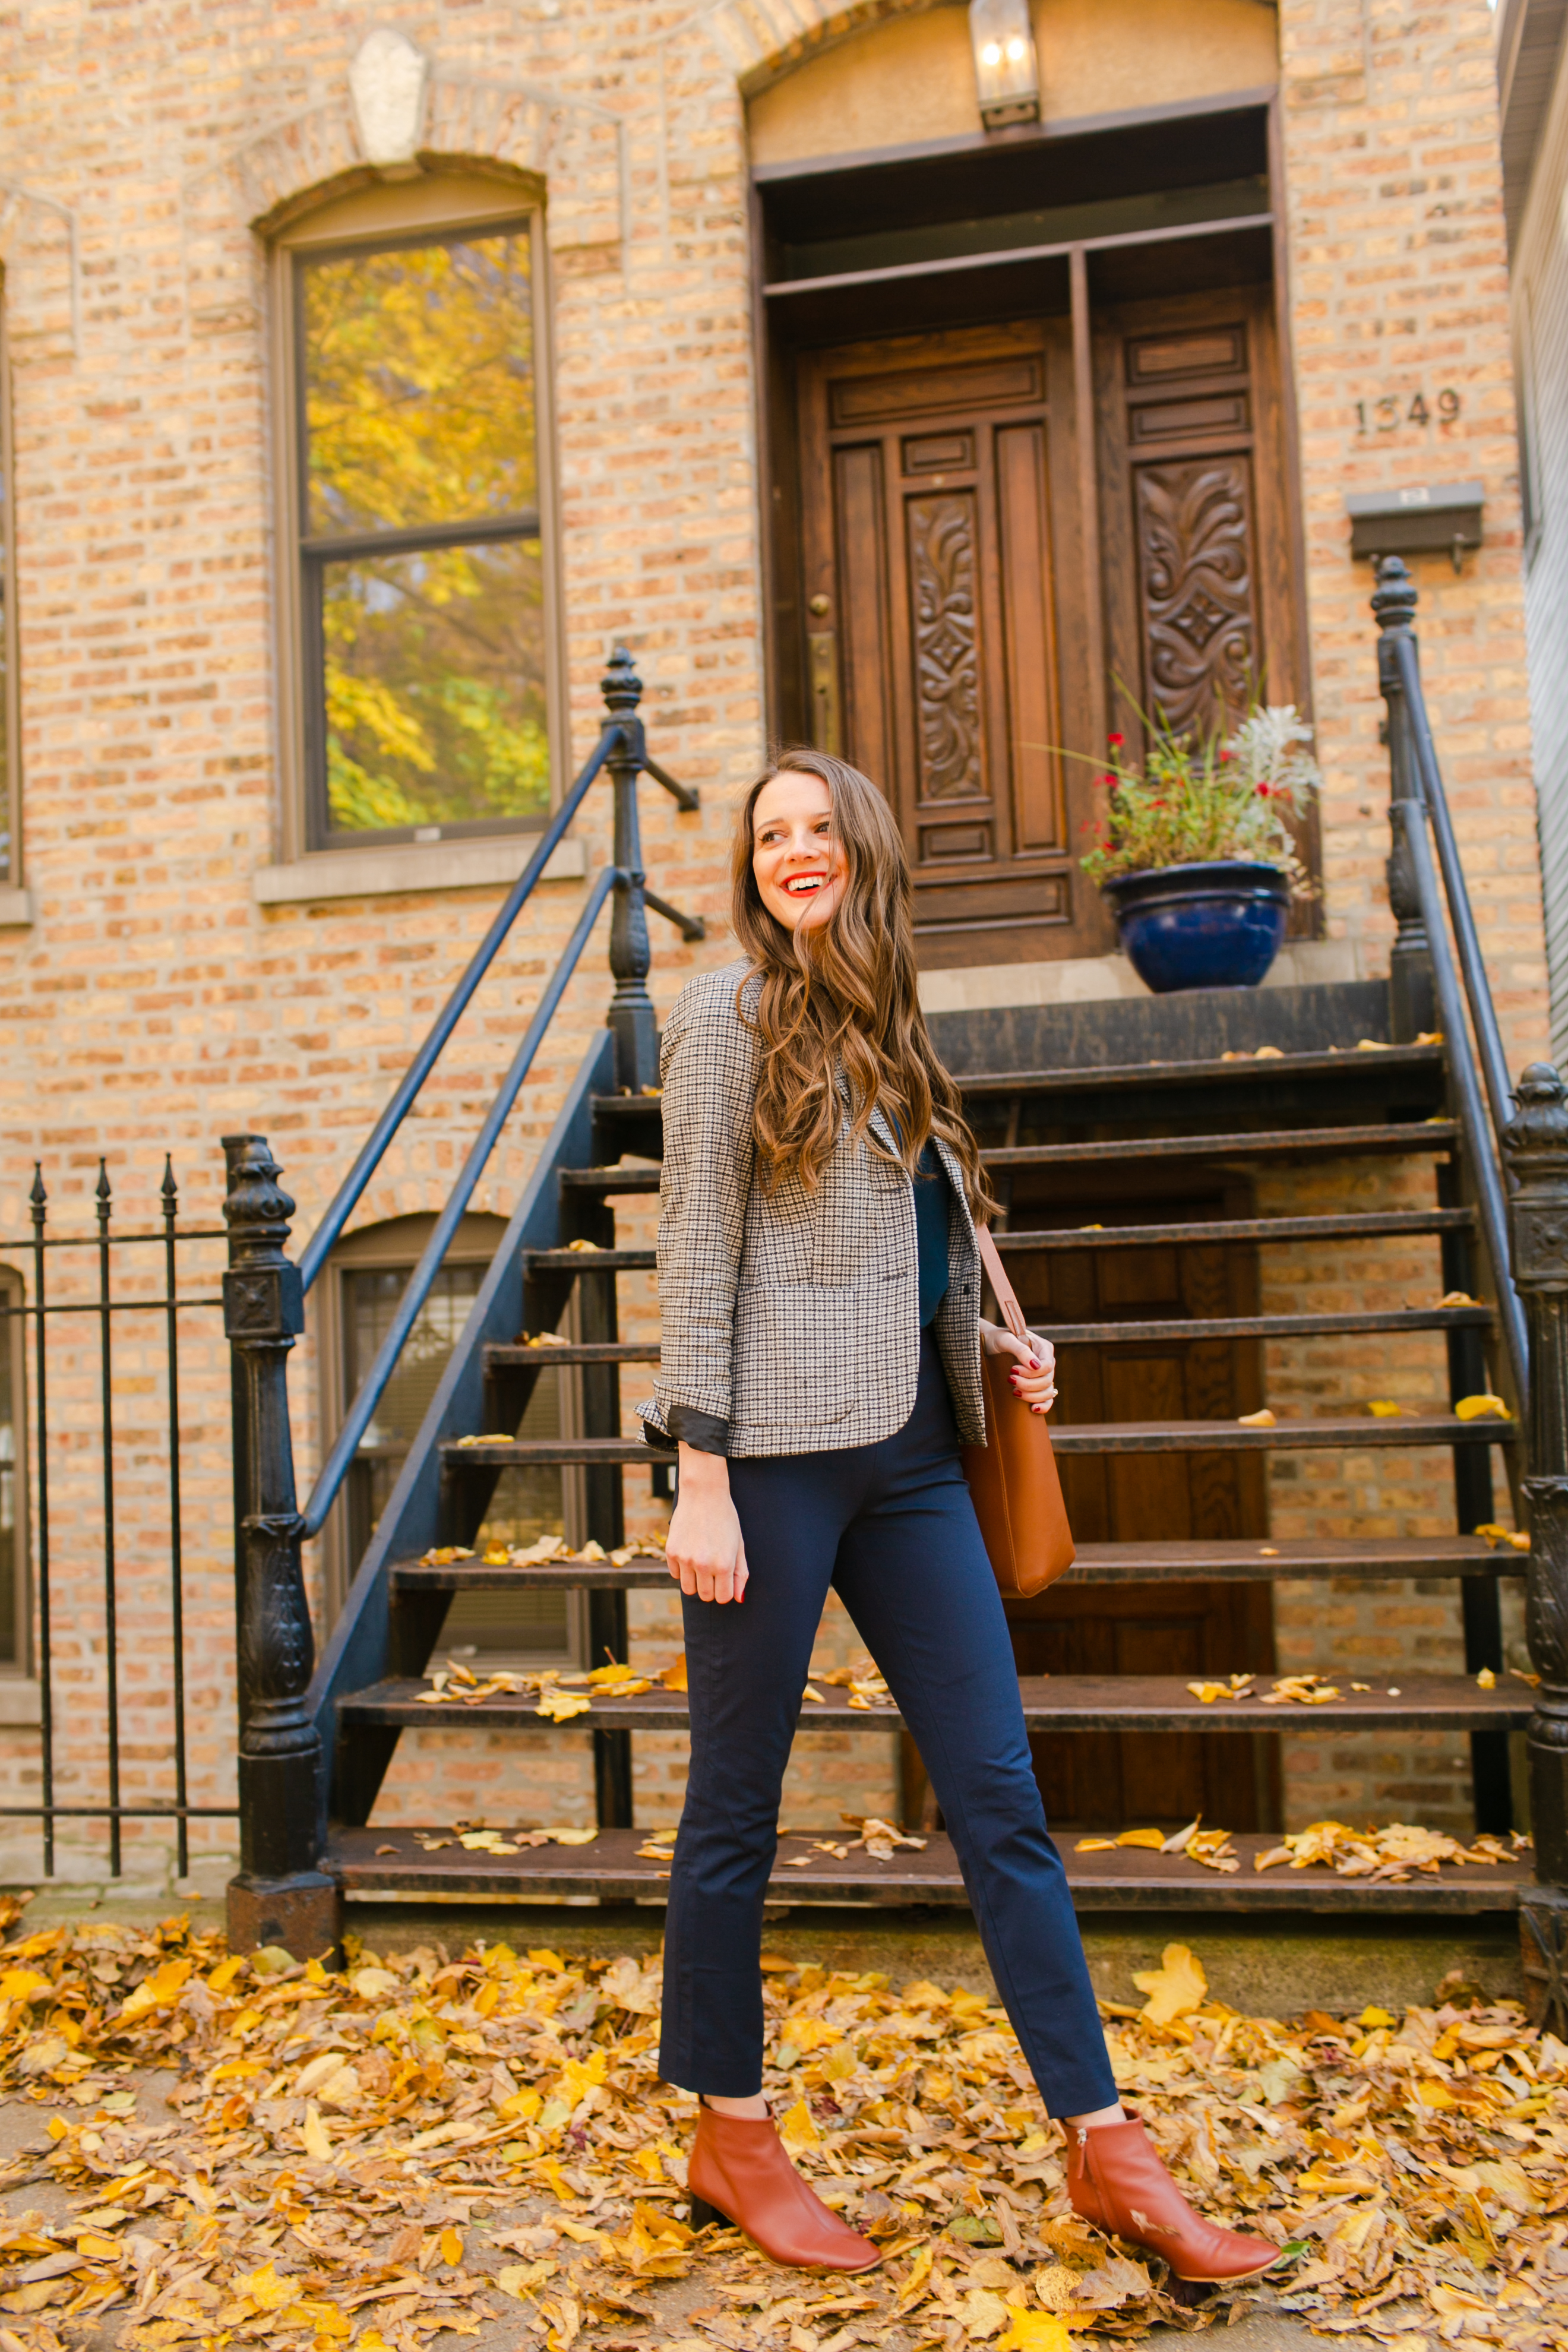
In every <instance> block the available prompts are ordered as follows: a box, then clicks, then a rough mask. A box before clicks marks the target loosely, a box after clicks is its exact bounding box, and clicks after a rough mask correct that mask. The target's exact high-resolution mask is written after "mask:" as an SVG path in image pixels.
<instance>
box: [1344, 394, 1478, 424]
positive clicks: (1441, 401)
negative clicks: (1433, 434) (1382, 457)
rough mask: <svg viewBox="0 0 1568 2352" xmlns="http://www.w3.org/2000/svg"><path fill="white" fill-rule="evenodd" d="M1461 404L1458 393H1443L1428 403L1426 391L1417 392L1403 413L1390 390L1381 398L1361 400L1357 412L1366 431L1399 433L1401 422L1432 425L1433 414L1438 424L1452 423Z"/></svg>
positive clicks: (1358, 402) (1356, 406) (1357, 403)
mask: <svg viewBox="0 0 1568 2352" xmlns="http://www.w3.org/2000/svg"><path fill="white" fill-rule="evenodd" d="M1459 407H1460V402H1459V395H1458V393H1457V392H1453V391H1446V392H1440V393H1439V394H1437V398H1436V402H1435V403H1428V401H1427V398H1426V394H1425V393H1424V392H1418V393H1417V394H1416V395H1415V399H1414V400H1413V401H1412V402H1411V404H1410V405H1409V407H1408V408H1406V409H1405V412H1404V414H1403V415H1401V413H1400V402H1399V401H1398V400H1397V399H1396V398H1395V397H1394V394H1393V393H1387V394H1384V397H1383V399H1381V400H1358V401H1357V402H1356V404H1355V413H1356V415H1357V417H1358V418H1359V419H1360V423H1361V429H1362V431H1363V433H1397V432H1398V430H1399V428H1400V426H1401V425H1430V424H1431V422H1432V418H1433V415H1434V413H1435V414H1436V418H1437V422H1438V424H1439V425H1452V423H1453V422H1454V419H1455V418H1456V417H1457V416H1458V413H1459Z"/></svg>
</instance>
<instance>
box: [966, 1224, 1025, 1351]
mask: <svg viewBox="0 0 1568 2352" xmlns="http://www.w3.org/2000/svg"><path fill="white" fill-rule="evenodd" d="M974 1238H975V1240H976V1241H977V1242H978V1243H979V1244H980V1263H981V1265H983V1266H984V1268H985V1278H986V1280H987V1281H988V1282H989V1283H990V1285H991V1287H992V1289H993V1290H994V1292H995V1294H996V1304H997V1306H998V1307H1000V1308H1001V1310H1002V1320H1003V1322H1004V1323H1005V1325H1006V1326H1007V1328H1008V1330H1009V1331H1011V1333H1012V1334H1013V1337H1014V1339H1024V1340H1028V1339H1029V1327H1028V1325H1027V1324H1026V1322H1025V1320H1024V1310H1023V1308H1022V1307H1020V1306H1019V1304H1018V1294H1017V1292H1016V1290H1015V1289H1014V1287H1013V1286H1012V1284H1011V1283H1010V1282H1009V1281H1008V1279H1007V1276H1006V1273H1005V1269H1004V1267H1003V1265H1002V1254H1001V1252H1000V1251H999V1250H998V1248H997V1246H996V1244H995V1243H994V1241H993V1240H992V1238H991V1229H990V1227H989V1226H988V1225H976V1226H975V1228H974ZM1030 1344H1031V1348H1032V1344H1033V1343H1032V1342H1031V1343H1030Z"/></svg>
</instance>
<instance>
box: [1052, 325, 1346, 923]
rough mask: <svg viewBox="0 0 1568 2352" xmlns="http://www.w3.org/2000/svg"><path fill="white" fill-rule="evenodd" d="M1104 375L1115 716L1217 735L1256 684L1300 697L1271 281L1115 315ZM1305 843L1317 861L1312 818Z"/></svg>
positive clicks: (1105, 526) (1099, 376) (1100, 363)
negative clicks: (1154, 719) (1158, 718)
mask: <svg viewBox="0 0 1568 2352" xmlns="http://www.w3.org/2000/svg"><path fill="white" fill-rule="evenodd" d="M1093 373H1094V382H1095V407H1096V432H1097V451H1098V454H1097V465H1098V470H1099V480H1100V531H1101V541H1102V550H1103V552H1102V568H1103V575H1104V583H1105V613H1106V629H1107V653H1108V667H1109V668H1110V672H1111V674H1112V677H1113V678H1115V679H1120V680H1121V694H1120V697H1119V699H1118V705H1117V714H1116V724H1117V726H1118V727H1119V728H1120V729H1121V730H1122V731H1123V732H1124V733H1125V734H1126V735H1127V736H1128V737H1129V739H1130V740H1131V742H1132V743H1134V744H1136V743H1137V742H1138V741H1139V740H1141V736H1142V719H1141V715H1140V712H1141V710H1143V711H1148V712H1150V713H1151V714H1152V713H1153V712H1155V711H1156V710H1158V711H1160V712H1163V715H1164V717H1165V718H1166V719H1168V720H1169V722H1170V724H1171V725H1172V726H1173V727H1175V728H1176V729H1178V730H1185V729H1189V728H1195V729H1197V730H1199V731H1200V732H1201V733H1205V734H1206V733H1207V732H1208V731H1209V730H1211V729H1212V728H1214V727H1215V726H1216V725H1220V724H1225V723H1232V724H1233V723H1234V722H1235V720H1236V719H1237V718H1238V717H1239V716H1240V715H1241V713H1242V711H1243V710H1244V709H1245V708H1246V706H1247V703H1248V701H1249V700H1250V699H1251V698H1253V697H1254V696H1255V695H1259V696H1262V697H1263V698H1265V699H1266V700H1268V701H1270V702H1289V701H1295V702H1300V703H1304V702H1305V700H1306V680H1305V678H1304V677H1302V676H1301V675H1300V654H1299V647H1300V627H1299V614H1298V611H1297V588H1296V583H1295V579H1294V575H1293V572H1292V566H1291V560H1290V545H1291V539H1290V532H1289V528H1288V521H1287V512H1286V506H1287V501H1286V485H1285V478H1284V438H1283V429H1282V421H1281V407H1280V396H1279V349H1278V338H1277V336H1276V332H1275V327H1274V317H1273V305H1272V298H1271V296H1270V293H1269V291H1268V289H1267V288H1266V287H1252V288H1241V289H1237V291H1236V292H1234V293H1229V294H1202V295H1187V296H1178V297H1173V298H1171V299H1168V300H1161V301H1155V302H1141V303H1135V304H1128V305H1125V306H1124V307H1123V308H1121V310H1112V311H1107V312H1103V313H1101V314H1100V316H1099V317H1098V318H1097V319H1096V320H1095V328H1094V363H1093ZM1298 848H1299V850H1300V854H1301V856H1302V857H1303V860H1304V862H1305V863H1306V865H1307V866H1308V867H1309V869H1310V870H1312V871H1316V870H1317V862H1318V846H1317V834H1316V826H1315V823H1314V821H1313V820H1311V819H1310V818H1309V819H1308V820H1307V821H1306V823H1304V824H1303V825H1302V827H1301V829H1300V835H1299V837H1298ZM1312 920H1313V919H1312V915H1311V910H1310V906H1309V905H1307V904H1305V903H1303V904H1302V905H1301V906H1300V907H1298V908H1294V909H1293V910H1292V916H1291V929H1292V930H1293V931H1302V932H1305V931H1310V929H1311V928H1312Z"/></svg>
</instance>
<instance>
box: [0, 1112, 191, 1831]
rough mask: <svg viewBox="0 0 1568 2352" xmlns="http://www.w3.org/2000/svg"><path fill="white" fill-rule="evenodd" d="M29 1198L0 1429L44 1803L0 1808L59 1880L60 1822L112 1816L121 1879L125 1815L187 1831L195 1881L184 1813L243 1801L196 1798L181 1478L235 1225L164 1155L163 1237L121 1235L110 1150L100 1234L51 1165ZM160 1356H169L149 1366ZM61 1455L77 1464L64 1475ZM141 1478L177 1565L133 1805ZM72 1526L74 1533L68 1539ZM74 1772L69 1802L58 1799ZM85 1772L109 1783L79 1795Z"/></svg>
mask: <svg viewBox="0 0 1568 2352" xmlns="http://www.w3.org/2000/svg"><path fill="white" fill-rule="evenodd" d="M56 1189H57V1191H58V1185H57V1188H56ZM29 1207H30V1211H31V1224H32V1230H31V1232H30V1233H28V1234H19V1235H5V1236H0V1265H3V1266H4V1268H5V1272H6V1275H7V1276H8V1279H7V1280H6V1281H5V1286H4V1287H3V1288H0V1361H3V1362H4V1364H5V1372H6V1379H5V1403H6V1411H5V1416H4V1432H3V1433H4V1435H5V1438H6V1439H7V1440H8V1443H7V1444H6V1445H5V1449H4V1450H5V1456H6V1457H7V1459H8V1466H9V1470H10V1495H9V1510H8V1513H7V1515H6V1516H7V1517H8V1520H9V1528H8V1532H9V1535H10V1538H11V1540H10V1544H9V1548H8V1549H9V1559H8V1561H7V1563H6V1564H7V1566H8V1569H9V1573H10V1577H11V1579H12V1580H13V1583H14V1588H15V1589H14V1592H13V1595H12V1600H13V1604H14V1615H13V1622H16V1626H17V1638H16V1643H15V1649H16V1656H15V1658H14V1661H13V1663H14V1664H15V1666H16V1668H17V1669H18V1670H23V1671H25V1670H26V1669H27V1668H29V1667H30V1668H31V1670H32V1675H33V1678H34V1679H35V1680H36V1682H37V1690H38V1702H39V1740H38V1748H39V1754H38V1780H39V1801H38V1802H37V1804H23V1803H12V1802H9V1801H0V1819H6V1820H17V1821H36V1822H38V1823H39V1824H40V1827H41V1832H42V1841H43V1867H44V1871H45V1874H46V1875H48V1876H53V1875H54V1873H55V1866H56V1861H57V1843H58V1840H57V1825H58V1823H60V1822H67V1821H81V1822H99V1821H101V1822H105V1823H106V1824H107V1828H108V1865H109V1873H110V1876H111V1877H119V1876H120V1875H121V1867H122V1864H123V1859H124V1856H123V1840H122V1836H121V1827H122V1824H123V1823H124V1822H128V1821H164V1820H166V1821H169V1822H172V1823H173V1824H174V1838H175V1846H176V1859H177V1865H178V1869H179V1872H180V1874H181V1875H182V1876H183V1875H184V1874H185V1873H186V1872H187V1871H188V1869H189V1867H190V1834H189V1823H190V1822H192V1821H193V1820H195V1819H209V1818H210V1819H216V1820H232V1819H233V1818H234V1817H235V1812H236V1808H235V1807H234V1806H233V1805H211V1804H193V1803H192V1802H191V1799H190V1761H189V1749H188V1741H187V1734H186V1667H187V1651H186V1641H185V1612H184V1526H183V1513H184V1497H183V1495H182V1482H181V1443H182V1413H181V1391H180V1354H181V1344H182V1331H183V1330H184V1332H185V1334H186V1335H187V1336H186V1344H187V1345H188V1335H189V1329H190V1325H191V1321H192V1319H193V1318H196V1317H201V1316H205V1317H208V1318H212V1320H211V1326H210V1329H211V1334H212V1339H213V1341H214V1346H215V1354H216V1340H217V1339H218V1337H219V1335H220V1334H221V1330H222V1324H221V1319H220V1318H221V1311H222V1307H223V1300H222V1297H220V1296H219V1295H218V1293H217V1291H216V1288H215V1286H214V1285H215V1277H216V1272H217V1261H216V1258H215V1256H214V1254H213V1253H212V1252H211V1251H210V1250H208V1251H205V1252H204V1251H201V1250H200V1249H199V1248H198V1246H197V1245H199V1244H204V1243H215V1242H221V1241H224V1240H225V1239H226V1232H225V1229H224V1228H223V1227H221V1226H216V1227H215V1226H199V1225H188V1224H182V1223H181V1220H180V1202H179V1190H178V1186H177V1184H176V1182H175V1179H174V1167H173V1164H172V1162H171V1161H170V1160H168V1159H167V1158H165V1160H164V1163H163V1183H162V1186H161V1187H160V1190H159V1213H158V1216H157V1221H156V1223H155V1224H154V1226H153V1229H152V1230H151V1231H142V1232H136V1231H130V1232H118V1231H116V1229H115V1223H114V1214H115V1200H114V1189H113V1183H112V1181H111V1179H110V1172H109V1167H108V1163H107V1161H106V1160H100V1161H99V1163H98V1181H97V1184H96V1186H95V1187H94V1189H93V1192H92V1194H91V1215H92V1218H93V1227H92V1229H91V1230H89V1231H87V1232H76V1233H55V1232H53V1231H52V1230H51V1224H52V1217H53V1202H52V1201H51V1188H50V1185H49V1184H48V1183H47V1182H46V1181H45V1177H44V1171H43V1168H42V1165H41V1164H36V1165H35V1170H34V1178H33V1185H32V1191H31V1193H30V1195H29ZM193 1251H194V1252H195V1264H194V1265H193ZM127 1349H132V1350H133V1353H134V1358H135V1377H134V1379H133V1381H132V1382H131V1385H132V1386H133V1387H134V1389H135V1391H136V1403H135V1406H134V1408H130V1409H128V1408H127V1406H126V1403H125V1402H124V1399H123V1398H122V1396H121V1383H120V1382H119V1381H117V1372H116V1367H117V1362H121V1363H122V1362H123V1360H124V1358H125V1354H126V1351H127ZM153 1358H159V1359H161V1361H160V1362H159V1364H158V1367H157V1370H156V1371H155V1372H153V1373H152V1374H151V1376H150V1364H151V1360H152V1359H153ZM62 1397H63V1398H64V1399H65V1400H66V1410H64V1411H62V1410H61V1409H60V1404H59V1402H58V1401H59V1400H60V1399H61V1398H62ZM62 1463H66V1464H68V1471H67V1474H66V1475H65V1476H64V1478H63V1480H62V1475H61V1465H62ZM128 1480H130V1481H131V1482H132V1490H133V1496H134V1501H135V1504H136V1505H137V1506H138V1507H140V1508H141V1510H142V1511H143V1512H144V1511H145V1509H146V1507H147V1505H148V1502H149V1499H150V1495H151V1493H152V1492H153V1490H154V1489H156V1490H160V1491H159V1500H160V1502H161V1505H162V1509H163V1512H165V1513H166V1523H164V1522H163V1520H162V1519H161V1520H160V1524H159V1527H158V1529H157V1538H156V1541H157V1559H156V1562H155V1564H154V1570H155V1572H154V1576H153V1579H152V1581H153V1582H155V1581H156V1580H157V1579H158V1577H160V1576H161V1575H162V1574H163V1572H165V1571H166V1574H167V1585H168V1603H167V1618H166V1629H167V1633H166V1637H167V1657H168V1677H167V1683H166V1685H164V1686H163V1689H164V1693H165V1695H166V1722H165V1724H164V1726H163V1727H162V1728H161V1729H160V1728H159V1727H153V1730H152V1737H151V1738H145V1737H140V1736H139V1737H138V1738H136V1739H135V1741H134V1743H133V1744H134V1765H133V1778H134V1780H135V1782H136V1783H137V1784H138V1786H137V1789H136V1790H135V1794H134V1801H131V1802H127V1801H125V1794H124V1789H125V1782H126V1779H127V1774H126V1770H125V1764H126V1755H125V1746H126V1743H125V1737H124V1727H123V1724H122V1706H121V1694H122V1678H123V1670H124V1668H125V1666H126V1664H127V1662H128V1661H127V1655H126V1654H125V1653H124V1652H122V1639H123V1636H124V1609H123V1603H124V1601H125V1597H126V1596H125V1588H124V1579H125V1577H126V1575H127V1573H128V1572H129V1573H133V1574H134V1576H135V1579H136V1590H137V1600H138V1608H137V1612H136V1619H135V1624H134V1629H133V1652H132V1655H133V1659H134V1671H135V1673H136V1675H137V1677H138V1686H139V1690H144V1689H145V1688H146V1687H147V1686H148V1685H146V1682H145V1679H144V1678H145V1677H146V1675H148V1672H149V1669H150V1666H151V1664H152V1663H153V1662H152V1661H150V1659H149V1656H148V1653H147V1647H146V1643H145V1641H144V1639H143V1638H142V1636H143V1630H144V1619H143V1612H142V1608H141V1606H140V1603H141V1601H142V1597H143V1595H144V1593H145V1591H146V1589H147V1585H148V1582H149V1579H148V1576H147V1572H146V1564H145V1562H144V1561H143V1560H142V1559H141V1558H140V1557H134V1558H133V1559H132V1561H131V1563H130V1566H129V1569H128V1565H127V1560H126V1550H127V1546H126V1541H125V1537H126V1514H125V1502H126V1488H127V1481H128ZM62 1486H63V1488H64V1491H63V1492H62ZM94 1507H96V1532H97V1536H98V1545H97V1549H99V1551H100V1561H99V1563H98V1564H97V1566H96V1569H95V1568H94V1567H92V1566H89V1564H88V1561H87V1560H86V1559H84V1550H85V1549H86V1548H85V1545H84V1542H83V1536H84V1531H85V1530H86V1529H87V1528H89V1527H90V1526H91V1525H92V1514H93V1510H94ZM62 1528H63V1539H58V1538H61V1536H62ZM130 1549H131V1551H132V1554H133V1555H139V1554H140V1553H141V1552H142V1545H141V1544H139V1543H137V1542H136V1541H135V1540H134V1538H132V1543H131V1546H130ZM62 1558H64V1559H65V1560H66V1561H67V1563H68V1566H67V1570H66V1578H65V1583H64V1586H63V1587H62V1582H61V1571H60V1568H59V1566H58V1562H59V1560H60V1559H62ZM94 1587H96V1590H94V1589H93V1588H94ZM99 1642H101V1661H102V1664H101V1674H100V1676H94V1675H91V1674H90V1672H89V1673H88V1674H86V1675H84V1674H83V1673H82V1671H81V1667H80V1664H79V1661H80V1657H81V1654H82V1652H83V1649H84V1648H85V1650H86V1651H87V1653H88V1654H89V1655H90V1653H91V1651H92V1649H93V1647H94V1646H95V1644H96V1643H99ZM62 1643H66V1644H68V1645H69V1648H70V1651H71V1654H72V1664H71V1668H70V1679H69V1681H68V1684H66V1685H65V1686H64V1687H63V1688H62V1675H61V1649H62ZM95 1683H96V1684H97V1694H96V1695H97V1696H98V1697H99V1699H100V1705H101V1715H100V1717H98V1719H94V1717H95V1716H96V1715H97V1710H96V1709H90V1708H86V1707H84V1706H83V1705H82V1703H81V1702H82V1699H83V1697H84V1696H86V1695H87V1688H89V1687H90V1686H91V1685H93V1684H95ZM143 1703H144V1702H142V1700H141V1699H139V1705H141V1704H143ZM158 1711H160V1712H162V1711H163V1709H159V1710H158ZM62 1730H63V1731H64V1735H65V1736H64V1738H62ZM62 1783H63V1784H64V1785H65V1787H66V1788H67V1789H68V1791H69V1793H70V1798H71V1801H61V1799H60V1797H59V1795H58V1790H59V1788H60V1786H61V1785H62ZM83 1783H97V1784H98V1788H95V1789H93V1790H92V1791H91V1793H90V1794H89V1795H88V1797H87V1800H86V1801H80V1802H79V1801H75V1800H76V1797H77V1794H78V1791H79V1789H80V1788H81V1786H82V1784H83ZM149 1783H151V1784H152V1787H151V1789H150V1790H149V1789H148V1787H147V1784H149ZM99 1788H100V1789H101V1795H100V1794H99V1793H98V1789H99ZM8 1794H9V1792H5V1791H0V1796H4V1795H8Z"/></svg>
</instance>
